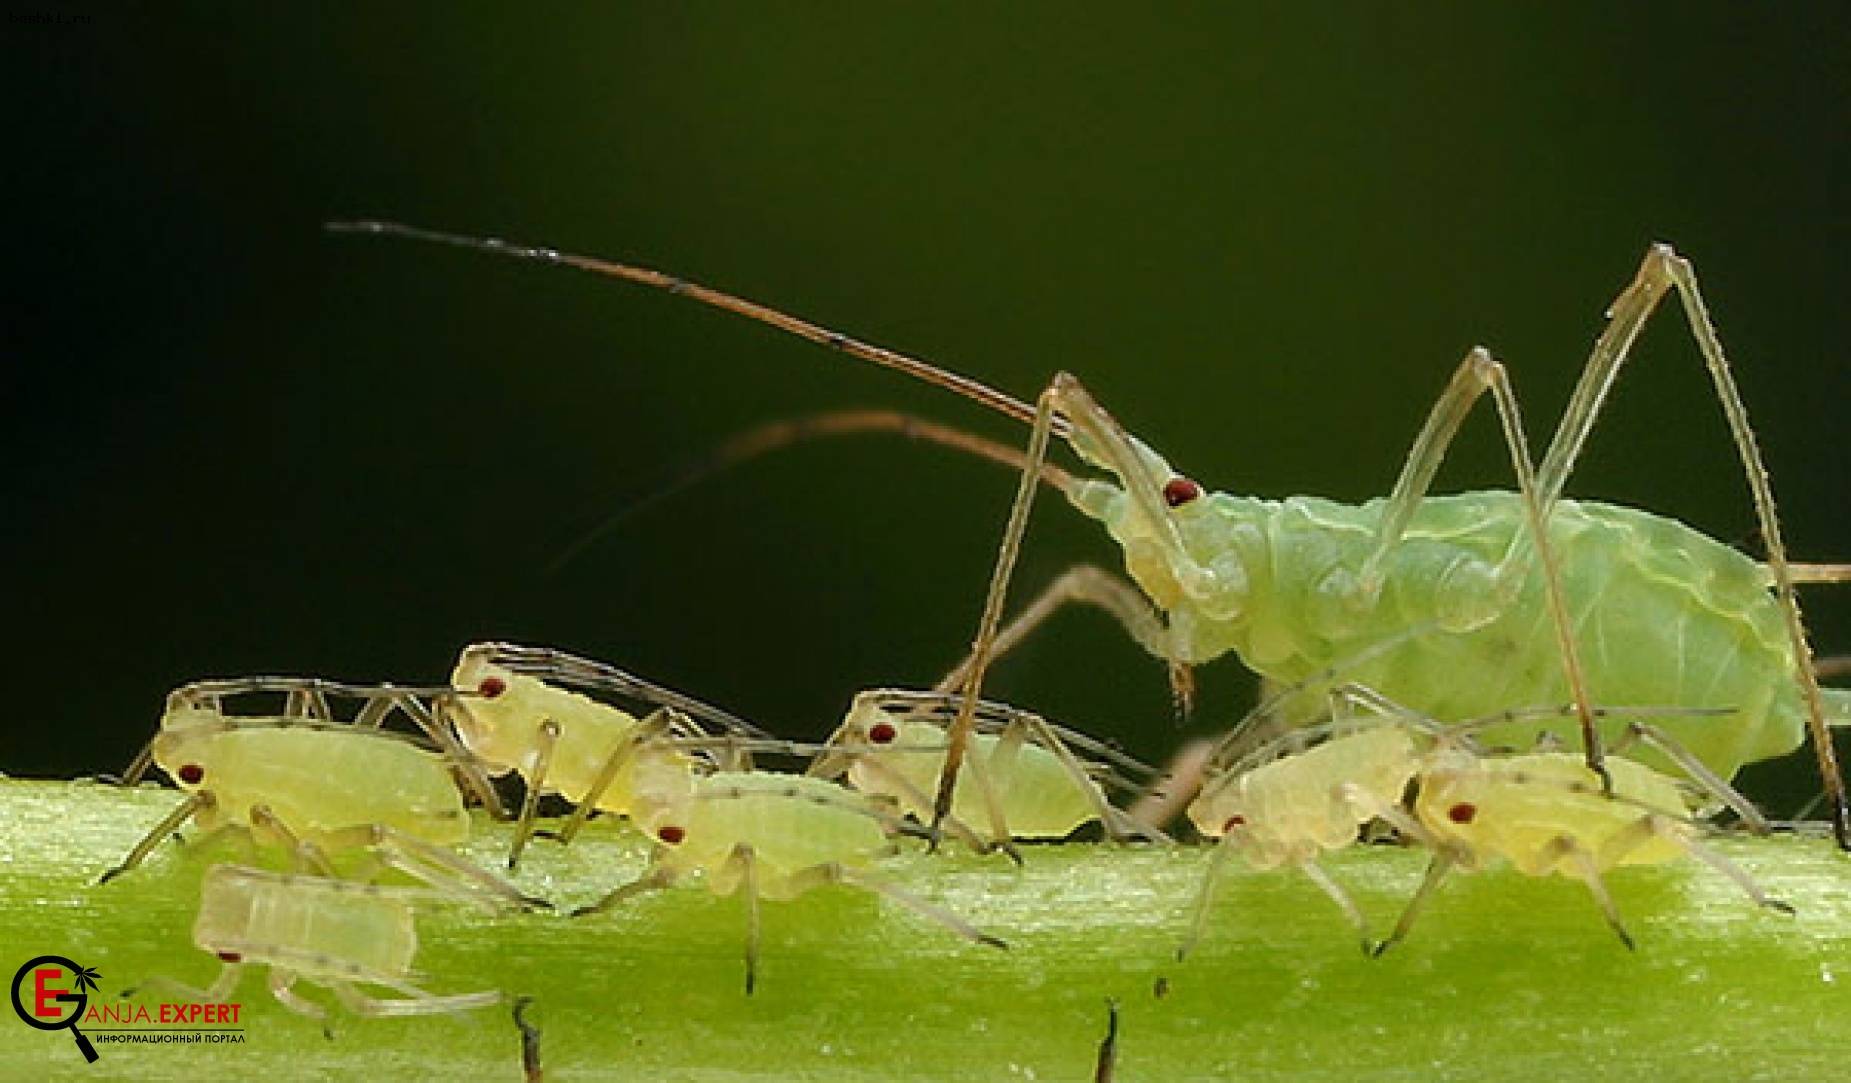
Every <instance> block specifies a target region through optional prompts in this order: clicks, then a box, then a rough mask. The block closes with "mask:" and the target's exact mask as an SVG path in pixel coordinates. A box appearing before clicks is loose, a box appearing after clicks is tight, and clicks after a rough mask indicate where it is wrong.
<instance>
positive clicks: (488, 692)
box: [476, 677, 508, 699]
mask: <svg viewBox="0 0 1851 1083" xmlns="http://www.w3.org/2000/svg"><path fill="white" fill-rule="evenodd" d="M507 690H508V682H507V681H504V680H502V679H501V678H500V677H484V678H482V683H481V684H479V685H477V686H476V691H478V692H480V693H482V694H483V695H484V696H487V697H488V698H489V699H494V698H495V697H496V696H499V695H501V694H502V693H503V692H506V691H507Z"/></svg>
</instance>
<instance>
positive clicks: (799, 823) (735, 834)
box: [652, 771, 887, 898]
mask: <svg viewBox="0 0 1851 1083" xmlns="http://www.w3.org/2000/svg"><path fill="white" fill-rule="evenodd" d="M862 800H863V799H861V798H859V797H857V796H856V795H855V794H853V793H851V792H849V791H847V790H845V789H843V788H842V787H841V786H838V785H836V784H835V783H832V782H828V781H825V780H823V779H816V778H808V777H805V776H802V775H783V774H774V773H771V772H765V771H750V772H742V771H721V772H716V773H714V774H712V775H708V776H705V777H703V778H701V779H699V780H698V781H697V782H696V783H695V785H694V788H693V791H692V793H691V794H690V795H689V796H688V797H687V798H685V799H683V800H681V801H678V802H675V803H674V804H673V805H671V806H669V807H668V808H666V809H664V810H663V811H662V812H660V813H659V814H658V815H657V816H656V817H655V819H654V820H653V821H652V830H653V831H654V832H655V834H656V836H657V837H658V838H664V837H665V836H664V830H665V829H666V828H679V829H680V830H679V831H678V832H676V833H675V834H676V836H678V838H679V841H678V842H676V843H675V844H674V846H673V849H672V851H671V853H670V855H669V856H668V857H667V858H666V859H665V860H666V861H668V862H670V863H672V864H673V865H675V866H677V867H680V868H684V869H694V868H703V869H706V870H707V871H708V874H709V876H710V880H709V886H710V887H712V889H713V890H714V891H715V892H717V893H720V894H725V893H727V892H730V891H732V890H733V888H734V887H735V886H736V885H737V882H738V880H737V869H736V868H734V867H732V866H730V865H729V864H728V858H729V857H730V856H731V855H732V854H733V852H734V850H735V848H736V847H738V846H740V845H745V846H749V847H750V848H751V850H752V854H753V856H754V858H755V859H756V860H757V861H758V862H759V863H760V864H761V865H762V866H763V867H764V868H765V869H766V870H768V871H776V872H784V873H788V872H792V871H795V870H798V869H804V868H808V867H810V866H813V865H821V864H827V863H829V862H841V863H843V864H857V863H860V862H863V861H865V860H867V859H868V858H869V857H871V856H873V855H874V854H876V853H878V852H879V851H880V850H882V849H884V848H885V847H886V846H887V833H886V830H885V829H884V827H883V823H882V820H881V818H880V816H879V815H878V814H877V813H875V812H874V811H873V810H871V809H869V808H867V807H866V806H865V805H864V804H862V803H861V802H862ZM760 886H761V889H762V890H763V891H764V894H765V897H767V898H776V897H778V896H777V895H776V894H775V893H774V891H775V889H774V887H773V886H772V881H771V880H770V879H767V880H766V881H765V882H764V883H762V884H761V885H760Z"/></svg>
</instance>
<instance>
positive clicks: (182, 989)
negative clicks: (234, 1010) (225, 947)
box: [122, 960, 244, 1004]
mask: <svg viewBox="0 0 1851 1083" xmlns="http://www.w3.org/2000/svg"><path fill="white" fill-rule="evenodd" d="M243 976H244V964H243V963H242V962H232V961H230V960H226V961H225V962H224V964H223V965H221V966H220V967H219V973H218V977H216V978H214V979H212V984H211V985H208V986H206V987H205V988H204V989H195V988H194V987H193V986H191V985H188V984H186V983H185V982H182V981H175V980H174V979H173V978H168V977H163V976H162V975H159V974H156V975H154V976H153V977H151V978H148V979H146V980H144V981H143V982H142V983H141V984H140V985H136V986H131V987H130V988H127V989H124V990H122V999H123V1000H127V999H129V998H130V997H132V996H135V995H136V994H138V993H151V992H161V993H168V994H171V995H173V996H174V997H175V998H176V999H178V1000H190V1001H193V1002H194V1003H198V1004H217V1003H219V1002H222V1001H224V1000H227V999H229V998H230V997H231V994H232V993H234V992H236V991H237V988H238V981H239V979H240V978H242V977H243Z"/></svg>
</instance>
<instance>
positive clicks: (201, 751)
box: [153, 719, 225, 790]
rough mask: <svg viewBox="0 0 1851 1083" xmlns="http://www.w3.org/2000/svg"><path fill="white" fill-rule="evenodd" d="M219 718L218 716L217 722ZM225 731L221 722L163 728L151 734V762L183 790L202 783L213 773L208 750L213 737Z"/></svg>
mask: <svg viewBox="0 0 1851 1083" xmlns="http://www.w3.org/2000/svg"><path fill="white" fill-rule="evenodd" d="M222 721H223V720H222V719H221V722H222ZM224 731H225V727H224V726H223V725H220V726H215V727H213V728H211V729H204V728H201V727H198V726H193V727H188V728H183V729H179V730H163V731H161V733H160V734H159V735H157V736H156V737H155V738H154V747H153V755H154V762H155V763H157V764H159V765H160V768H161V770H162V771H165V772H167V777H168V778H171V779H173V780H174V784H175V785H176V786H179V787H180V788H181V789H183V790H198V789H201V788H203V787H205V786H206V785H207V784H208V783H209V781H210V780H211V779H212V777H213V773H212V771H211V770H210V769H209V768H210V767H211V762H210V753H211V751H212V741H213V738H215V737H216V736H218V735H219V734H220V733H223V732H224Z"/></svg>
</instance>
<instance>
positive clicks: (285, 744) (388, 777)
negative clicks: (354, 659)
mask: <svg viewBox="0 0 1851 1083" xmlns="http://www.w3.org/2000/svg"><path fill="white" fill-rule="evenodd" d="M170 736H173V737H178V738H180V739H178V740H175V741H171V742H169V741H167V740H166V739H167V738H168V737H170ZM155 755H156V759H157V762H159V763H160V764H161V766H162V768H163V769H164V770H166V771H168V773H169V774H172V775H175V777H177V778H181V779H182V782H183V784H184V778H185V777H186V776H184V775H182V774H181V771H182V769H183V768H184V767H185V766H187V763H183V762H178V761H180V760H185V761H188V762H191V763H192V765H193V766H197V767H199V768H200V769H201V774H200V782H199V783H198V784H197V786H196V787H189V788H200V789H205V790H208V791H210V792H211V793H212V794H213V795H214V797H215V798H216V799H217V805H218V808H219V810H220V812H221V813H222V815H224V816H225V817H227V818H229V819H232V820H235V821H237V822H240V823H247V822H248V816H249V811H250V809H251V807H252V806H253V805H265V806H267V807H268V808H269V809H270V811H272V812H274V813H275V814H276V815H277V816H278V817H279V818H281V819H282V821H283V822H284V823H285V824H287V825H288V826H289V828H290V829H291V830H293V831H296V832H298V833H299V834H302V835H304V836H306V837H309V838H311V839H312V838H314V837H315V836H317V835H320V834H324V833H331V832H335V831H339V830H342V829H344V828H349V827H355V826H359V825H362V824H383V825H386V826H388V827H395V828H398V829H399V830H401V831H403V832H405V833H406V834H408V835H412V836H414V837H416V838H419V839H422V840H424V841H426V842H432V843H437V844H440V845H450V844H454V843H458V842H461V841H463V840H464V839H466V838H468V837H469V819H468V816H467V814H466V813H465V812H464V811H463V798H462V794H461V792H460V791H458V790H457V788H456V783H455V782H454V780H453V779H452V778H451V775H450V769H449V767H448V766H447V765H446V764H445V763H444V761H443V758H442V757H441V756H439V755H437V754H436V753H433V752H427V751H425V750H423V749H420V748H418V747H416V746H414V745H411V744H409V743H407V742H405V741H401V740H398V739H396V738H393V737H388V736H380V735H376V734H372V733H362V732H347V731H343V730H331V729H320V728H309V727H299V726H297V727H291V726H277V727H251V728H237V729H227V730H220V731H218V732H214V733H205V732H199V733H190V734H185V735H179V734H176V735H169V734H163V735H162V738H161V739H160V740H159V741H157V744H156V752H155ZM170 760H174V761H175V762H169V761H170Z"/></svg>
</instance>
